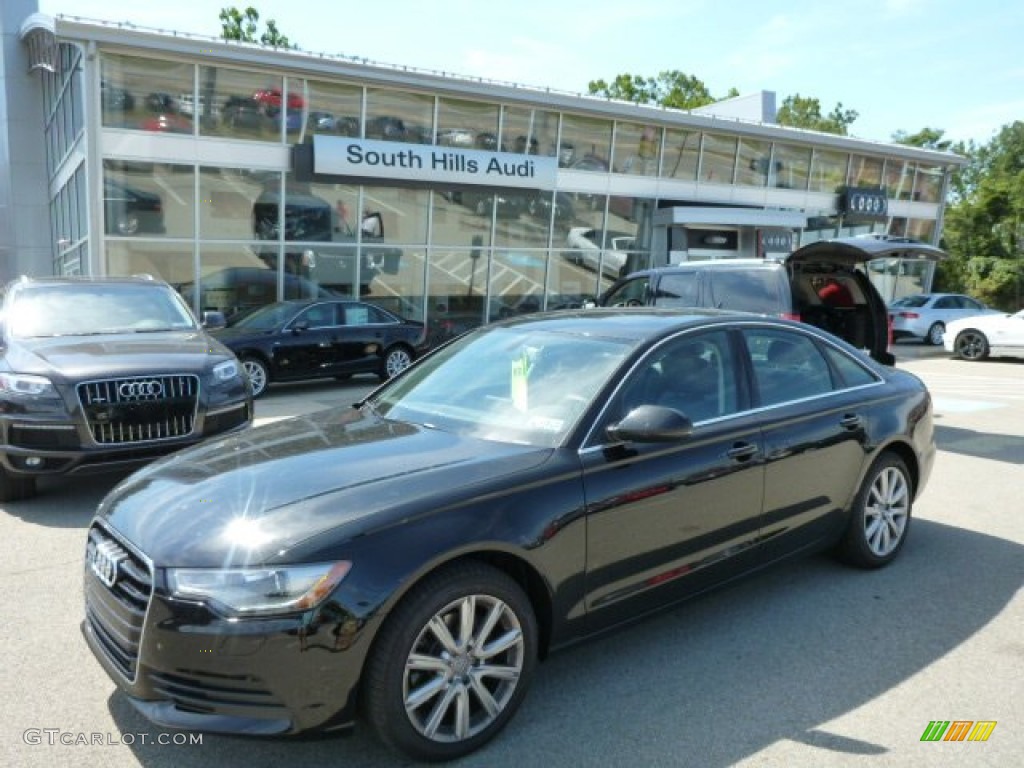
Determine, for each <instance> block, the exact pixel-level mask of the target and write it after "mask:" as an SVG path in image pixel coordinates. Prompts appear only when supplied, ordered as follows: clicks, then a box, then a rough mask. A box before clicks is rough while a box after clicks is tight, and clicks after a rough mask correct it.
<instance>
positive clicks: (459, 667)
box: [365, 562, 537, 761]
mask: <svg viewBox="0 0 1024 768" xmlns="http://www.w3.org/2000/svg"><path fill="white" fill-rule="evenodd" d="M536 658H537V622H536V618H535V617H534V613H533V608H532V606H531V605H530V602H529V600H528V599H527V597H526V595H525V594H524V592H523V590H522V588H521V587H520V586H519V584H517V583H516V582H515V581H514V580H513V579H512V578H511V577H509V576H508V575H506V574H505V573H503V572H501V571H498V570H496V569H494V568H492V567H490V566H488V565H484V564H483V563H475V562H465V563H460V564H456V565H454V566H451V567H448V568H445V569H444V570H441V571H438V572H436V573H434V574H432V575H430V576H428V577H427V578H425V579H424V580H423V581H422V582H421V583H420V584H418V585H417V586H416V587H414V588H413V589H412V591H410V592H409V594H408V595H407V596H406V597H405V598H404V599H403V600H402V602H401V603H400V604H399V605H398V607H397V608H396V609H395V611H394V613H393V614H392V615H391V617H390V618H389V619H388V621H387V623H386V624H385V625H384V628H383V629H382V630H381V633H380V636H379V637H378V639H377V643H376V645H375V647H374V650H373V652H372V654H371V657H370V660H369V663H368V665H367V671H366V678H365V681H366V682H365V685H366V689H365V693H366V712H367V715H368V717H369V720H370V722H371V724H372V725H373V727H374V729H375V730H376V731H377V733H378V735H379V736H380V738H381V739H382V740H383V741H384V742H385V743H386V744H388V745H389V746H390V747H392V748H394V749H397V750H400V751H402V752H404V753H406V754H407V755H410V756H412V757H414V758H417V759H420V760H429V761H439V760H453V759H456V758H459V757H462V756H464V755H468V754H469V753H470V752H473V751H474V750H476V749H478V748H479V747H481V746H483V745H484V744H485V743H486V742H487V741H489V740H490V739H491V738H492V737H494V736H495V735H496V734H497V733H498V732H499V731H501V729H502V728H504V727H505V725H506V723H507V722H508V721H509V720H510V719H511V718H512V715H513V714H514V713H515V711H516V709H517V708H518V707H519V705H520V703H521V702H522V700H523V697H524V696H525V695H526V690H527V687H528V686H529V682H530V679H531V677H532V675H533V670H534V666H535V664H536Z"/></svg>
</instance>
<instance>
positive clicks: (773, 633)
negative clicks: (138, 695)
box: [108, 520, 1024, 768]
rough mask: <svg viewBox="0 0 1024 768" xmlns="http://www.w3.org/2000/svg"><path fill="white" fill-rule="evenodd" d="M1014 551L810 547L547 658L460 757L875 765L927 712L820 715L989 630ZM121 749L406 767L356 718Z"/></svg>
mask: <svg viewBox="0 0 1024 768" xmlns="http://www.w3.org/2000/svg"><path fill="white" fill-rule="evenodd" d="M1022 558H1024V547H1022V546H1021V545H1019V544H1016V543H1014V542H1011V541H1007V540H1004V539H999V538H995V537H992V536H988V535H984V534H980V533H976V532H973V531H969V530H965V529H961V528H956V527H952V526H948V525H943V524H940V523H936V522H932V521H928V520H914V521H913V524H912V531H911V535H910V538H909V539H908V541H907V545H906V547H905V549H904V551H903V552H902V553H901V556H900V558H899V559H898V560H897V561H896V562H895V563H893V564H892V565H891V566H890V567H888V568H884V569H881V570H877V571H859V570H855V569H850V568H846V567H844V566H841V565H839V564H838V563H836V562H835V561H833V560H832V559H831V558H829V557H826V556H820V557H813V558H810V559H804V560H800V561H793V562H791V563H789V564H786V565H782V566H779V567H776V568H773V569H771V570H768V571H766V572H764V573H763V574H762V575H761V576H760V577H758V578H753V579H747V580H745V581H740V582H738V583H736V585H735V586H732V587H730V588H726V589H723V590H720V591H718V592H717V593H716V594H714V595H713V596H709V597H707V598H700V599H697V600H695V601H692V602H690V603H688V604H686V605H683V606H680V607H678V608H676V609H674V610H672V611H669V612H667V613H663V614H660V615H658V616H657V617H654V618H651V619H649V620H646V621H643V622H640V623H639V624H637V625H634V626H631V627H628V628H625V629H622V630H618V631H616V632H613V633H611V634H609V635H606V636H604V637H602V638H598V639H595V640H592V641H589V642H587V643H584V644H582V645H580V646H578V647H576V648H575V649H573V650H571V651H567V652H563V653H557V654H554V655H553V656H552V657H551V658H550V659H549V660H548V661H547V662H545V663H544V664H541V665H540V667H539V669H538V675H537V677H536V679H535V681H534V684H533V688H532V690H531V692H530V695H529V696H528V697H527V698H526V701H525V702H524V705H523V707H522V709H520V711H519V713H518V715H517V716H516V717H515V718H514V719H513V720H512V722H511V723H510V725H509V727H508V728H507V729H506V730H505V731H504V732H503V733H502V734H500V735H499V736H498V737H497V739H496V740H495V741H493V742H491V744H489V745H488V746H487V747H485V748H484V749H483V750H481V751H480V752H477V753H475V754H473V755H471V756H470V757H468V758H466V759H464V760H461V761H459V765H460V766H486V767H487V768H496V767H497V766H510V767H514V768H521V766H523V765H544V766H550V767H552V768H555V767H556V766H577V765H587V766H598V765H601V766H623V765H638V766H639V765H695V766H696V765H699V766H701V767H702V768H716V767H717V766H729V765H733V764H735V763H736V762H738V761H741V760H744V759H746V758H750V757H751V756H753V755H756V754H757V753H758V752H760V751H761V750H763V749H765V748H767V747H769V746H770V745H772V744H775V743H776V742H779V741H791V742H799V743H801V744H804V745H808V746H810V747H812V748H817V749H821V750H824V751H825V752H823V753H822V760H823V761H824V760H826V759H828V760H831V759H834V757H835V756H837V755H873V756H882V755H888V757H886V758H884V759H887V760H890V761H891V760H893V759H895V757H897V756H899V754H900V753H899V749H900V748H902V749H903V750H904V751H903V752H902V757H907V752H906V750H909V749H912V747H913V746H915V745H916V743H917V742H918V741H919V738H920V734H921V730H922V728H924V727H925V726H926V725H927V724H928V722H929V718H934V717H935V716H936V714H935V712H933V711H925V710H924V709H921V710H920V711H906V712H905V713H904V714H905V718H904V719H905V722H903V721H899V722H896V723H895V726H896V727H897V728H898V729H905V730H906V734H905V736H904V735H903V734H902V731H900V733H901V735H900V742H899V744H893V743H883V742H880V741H877V739H878V738H879V736H878V733H877V732H876V731H875V730H872V729H868V730H867V731H865V732H864V733H861V734H857V733H854V734H846V735H844V734H838V733H832V732H830V730H829V727H828V725H827V724H828V723H829V722H830V721H832V720H834V719H835V718H838V717H841V716H843V715H846V714H848V713H851V712H853V711H854V710H857V709H858V708H860V707H863V706H865V705H868V704H870V703H872V702H873V700H875V699H876V698H878V697H880V696H882V695H883V694H885V693H886V692H888V691H890V690H891V689H893V688H895V687H896V686H899V685H900V684H902V683H905V682H906V681H907V680H908V679H909V678H911V677H913V676H914V675H917V674H918V673H920V672H921V671H922V670H924V669H926V668H927V667H929V666H930V665H931V664H933V663H935V662H936V661H938V660H939V659H941V658H943V657H944V656H946V655H947V654H949V653H950V652H951V651H953V650H954V649H956V648H957V647H958V646H960V645H962V644H963V643H965V642H967V641H968V640H970V639H971V637H972V636H973V635H974V634H975V633H976V632H978V631H979V630H980V629H981V628H982V627H984V626H986V625H987V624H989V623H990V622H991V621H992V620H993V619H994V618H996V617H997V615H998V614H1000V612H1001V611H1003V610H1004V608H1005V607H1006V606H1007V604H1008V603H1009V602H1010V601H1011V600H1012V599H1013V597H1014V595H1015V594H1016V593H1017V591H1018V590H1019V589H1020V587H1021V571H1020V563H1021V561H1022ZM997 674H998V673H997ZM108 706H109V709H110V713H111V715H112V716H113V719H114V721H115V723H116V724H117V726H118V727H119V728H120V729H121V731H122V732H123V733H132V734H139V733H149V734H154V733H158V732H159V731H160V729H159V727H157V726H154V725H152V724H150V723H148V722H147V721H145V720H144V719H143V718H142V717H141V716H140V715H138V714H137V713H135V711H134V710H133V709H132V708H131V706H130V705H129V704H128V702H127V701H126V700H125V699H124V697H123V696H122V695H121V694H120V693H113V694H112V695H111V696H110V698H109V699H108ZM922 706H923V705H922ZM942 711H943V712H945V710H942ZM891 727H892V724H890V729H891ZM883 738H884V737H883ZM889 738H890V739H892V737H891V735H890V737H889ZM908 745H910V746H908ZM131 748H132V749H133V751H134V753H135V757H136V758H137V759H138V760H139V762H140V763H141V764H142V765H144V766H148V767H150V768H158V767H159V766H177V765H180V764H182V763H183V762H187V763H188V764H189V765H191V766H227V767H229V768H230V767H231V766H238V767H239V768H242V767H243V766H244V767H245V768H252V767H254V766H255V767H258V766H277V765H285V764H306V765H326V764H328V763H330V764H344V765H346V766H348V767H349V768H364V767H365V768H369V766H398V765H410V764H411V763H409V762H408V761H406V760H403V759H402V758H401V757H398V756H396V755H393V754H392V753H390V752H388V751H387V750H386V749H384V748H383V747H382V746H380V745H379V744H378V743H377V742H376V741H375V740H374V739H373V737H372V734H370V733H369V731H368V729H367V728H366V726H365V725H363V724H360V727H359V728H358V729H357V730H356V731H355V732H353V733H351V734H350V735H349V736H348V737H347V738H341V739H339V738H325V739H318V740H287V739H275V740H261V741H257V740H249V739H244V738H231V737H223V736H214V735H205V738H204V741H203V744H202V745H201V746H194V747H176V746H160V745H156V744H152V743H151V744H140V743H139V740H138V739H136V743H135V744H134V745H133V746H132V747H131ZM894 751H896V752H897V755H893V754H891V753H893V752H894ZM826 753H833V754H826Z"/></svg>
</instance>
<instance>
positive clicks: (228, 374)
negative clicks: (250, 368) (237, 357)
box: [213, 360, 240, 381]
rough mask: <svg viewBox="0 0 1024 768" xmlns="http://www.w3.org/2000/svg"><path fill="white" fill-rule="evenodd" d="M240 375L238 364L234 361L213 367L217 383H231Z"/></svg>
mask: <svg viewBox="0 0 1024 768" xmlns="http://www.w3.org/2000/svg"><path fill="white" fill-rule="evenodd" d="M239 375H240V374H239V368H238V363H237V362H236V361H234V360H225V361H224V362H223V363H217V364H216V365H215V366H213V378H214V379H215V380H216V381H231V380H232V379H237V378H238V376H239Z"/></svg>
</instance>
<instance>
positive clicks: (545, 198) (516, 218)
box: [494, 189, 552, 248]
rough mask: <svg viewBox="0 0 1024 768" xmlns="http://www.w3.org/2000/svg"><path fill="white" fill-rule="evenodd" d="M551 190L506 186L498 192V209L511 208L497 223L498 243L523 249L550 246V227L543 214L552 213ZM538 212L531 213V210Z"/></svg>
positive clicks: (495, 229)
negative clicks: (506, 187) (510, 187)
mask: <svg viewBox="0 0 1024 768" xmlns="http://www.w3.org/2000/svg"><path fill="white" fill-rule="evenodd" d="M551 199H552V198H551V192H550V191H544V190H539V189H532V190H528V189H515V190H513V189H506V190H500V191H498V192H497V200H498V201H505V202H504V204H502V203H500V202H499V204H498V209H499V212H500V209H501V208H502V207H503V205H504V206H505V207H507V208H508V211H509V215H499V216H497V217H496V220H495V223H494V244H495V245H497V246H506V247H507V246H513V247H522V248H546V247H547V245H548V236H549V232H550V229H549V227H548V221H547V220H546V219H544V218H543V217H544V216H545V214H547V213H549V212H550V201H551ZM531 210H532V211H534V212H535V213H533V214H531V213H530V211H531Z"/></svg>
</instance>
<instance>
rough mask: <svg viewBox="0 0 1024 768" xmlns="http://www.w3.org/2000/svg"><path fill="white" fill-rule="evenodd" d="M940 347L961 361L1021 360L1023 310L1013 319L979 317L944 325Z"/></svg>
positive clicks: (1023, 347) (1011, 317)
mask: <svg viewBox="0 0 1024 768" xmlns="http://www.w3.org/2000/svg"><path fill="white" fill-rule="evenodd" d="M942 346H943V347H945V349H946V351H947V352H951V353H952V354H953V355H955V356H956V357H960V358H963V359H964V360H984V359H985V358H986V357H988V356H989V355H993V356H996V357H998V356H999V355H1009V356H1013V357H1024V309H1022V310H1021V311H1020V312H1018V313H1017V314H1015V315H979V316H978V317H965V318H963V319H961V320H954V321H953V322H950V323H946V333H945V334H944V335H943V338H942Z"/></svg>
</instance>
